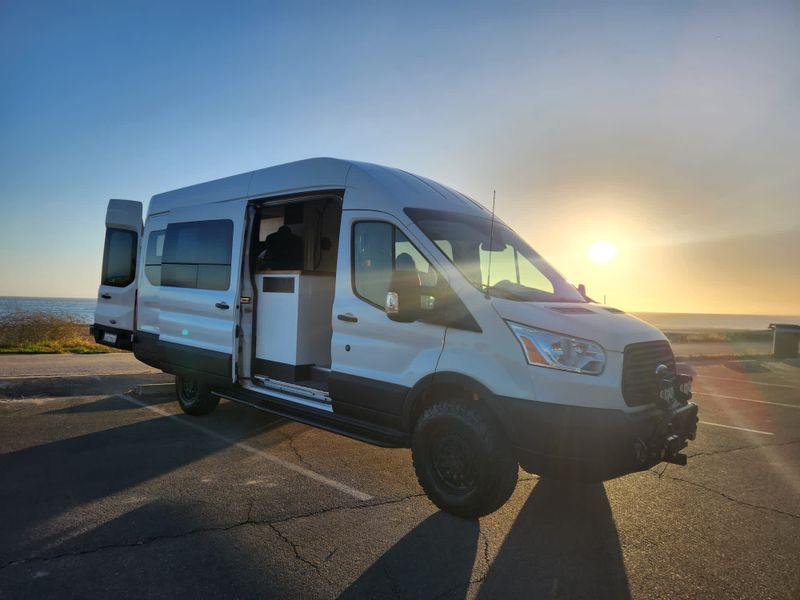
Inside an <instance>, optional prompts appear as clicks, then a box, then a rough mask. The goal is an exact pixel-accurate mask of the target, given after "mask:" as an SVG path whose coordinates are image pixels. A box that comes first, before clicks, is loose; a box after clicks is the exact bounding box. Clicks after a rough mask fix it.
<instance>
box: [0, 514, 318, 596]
mask: <svg viewBox="0 0 800 600" xmlns="http://www.w3.org/2000/svg"><path fill="white" fill-rule="evenodd" d="M143 524H152V525H153V527H152V528H149V529H143ZM229 529H230V530H229ZM148 530H149V531H155V532H158V533H156V534H153V533H150V534H148V533H147V531H148ZM71 533H73V534H74V536H73V537H70V538H69V539H68V541H67V542H66V543H63V544H54V546H53V547H52V548H51V549H50V550H49V552H48V554H50V555H54V556H60V557H62V559H61V560H59V561H55V562H53V563H50V564H49V565H48V566H46V567H44V569H43V570H46V572H47V573H46V575H47V576H46V577H45V576H43V577H33V578H31V575H30V571H29V569H14V570H12V571H10V572H9V573H8V574H6V575H5V578H4V581H3V585H2V587H3V591H4V592H8V593H9V596H8V597H18V598H59V597H64V596H65V595H67V596H69V597H71V598H114V597H117V598H129V597H144V598H151V597H155V598H293V597H299V596H300V594H301V593H302V592H303V584H304V583H305V582H304V581H303V579H302V578H299V577H298V576H297V573H295V572H293V571H292V569H289V568H286V565H287V563H289V564H291V562H292V561H294V560H296V559H294V558H293V556H292V555H289V554H288V552H289V551H288V550H287V549H286V548H285V546H282V545H281V544H282V542H281V541H280V539H279V538H278V536H277V534H275V533H273V532H271V530H269V529H267V530H266V531H258V530H254V529H247V528H235V527H234V528H227V527H224V526H219V527H214V526H213V524H211V523H209V519H208V514H207V513H206V512H205V510H204V507H202V506H199V505H197V504H193V503H192V502H190V501H188V502H181V501H179V502H174V501H173V502H169V501H165V500H156V501H153V502H150V503H148V504H145V505H142V506H139V507H136V508H134V509H132V510H130V511H129V512H126V513H123V514H121V515H120V516H118V517H116V518H114V519H112V520H110V521H108V522H106V523H102V524H100V525H99V526H97V527H96V528H89V529H84V530H79V531H77V532H71ZM264 538H266V539H267V540H268V541H269V542H270V544H274V545H275V551H274V552H269V553H264V554H262V555H259V556H258V558H257V559H256V557H255V556H254V555H253V554H252V550H253V548H260V547H263V546H262V544H263V541H264ZM97 549H102V550H103V551H102V552H97V551H95V550H97ZM70 554H71V555H74V557H70V556H69V555H70ZM45 564H47V563H45ZM4 597H5V596H4Z"/></svg>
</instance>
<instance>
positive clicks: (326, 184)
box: [148, 158, 486, 215]
mask: <svg viewBox="0 0 800 600" xmlns="http://www.w3.org/2000/svg"><path fill="white" fill-rule="evenodd" d="M333 189H347V191H348V193H347V195H346V200H345V202H346V206H345V208H348V209H369V210H383V211H385V212H390V213H394V214H397V213H398V212H399V211H401V210H402V208H404V207H406V206H417V207H427V208H439V209H442V210H458V211H462V212H463V211H467V212H475V213H477V214H482V215H485V214H486V209H485V208H484V207H482V206H480V205H478V204H477V203H475V202H474V201H473V200H471V199H470V198H468V197H466V196H464V195H463V194H461V193H459V192H456V191H455V190H453V189H451V188H448V187H446V186H444V185H442V184H439V183H436V182H435V181H432V180H430V179H426V178H424V177H419V176H417V175H413V174H411V173H408V172H406V171H402V170H400V169H394V168H391V167H384V166H381V165H375V164H371V163H364V162H356V161H349V160H342V159H338V158H309V159H306V160H300V161H297V162H291V163H286V164H283V165H278V166H275V167H268V168H266V169H259V170H257V171H250V172H249V173H241V174H239V175H233V176H231V177H224V178H222V179H215V180H213V181H209V182H207V183H199V184H196V185H191V186H189V187H185V188H180V189H177V190H173V191H171V192H164V193H162V194H156V195H155V196H153V198H152V199H151V200H150V206H149V208H148V214H149V215H152V214H156V213H163V212H166V211H169V210H171V209H173V208H176V207H178V206H191V205H193V204H207V203H212V202H228V201H232V200H246V199H256V198H264V197H268V196H279V195H284V194H291V193H296V192H305V191H314V190H333Z"/></svg>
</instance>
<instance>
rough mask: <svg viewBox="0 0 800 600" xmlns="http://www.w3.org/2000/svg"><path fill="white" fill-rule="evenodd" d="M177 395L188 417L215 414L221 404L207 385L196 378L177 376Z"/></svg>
mask: <svg viewBox="0 0 800 600" xmlns="http://www.w3.org/2000/svg"><path fill="white" fill-rule="evenodd" d="M175 394H176V396H177V397H178V404H180V405H181V409H182V410H183V412H185V413H186V414H187V415H193V416H201V415H207V414H208V413H210V412H213V411H214V409H215V408H217V405H218V404H219V398H218V397H217V396H214V395H213V394H212V393H211V390H210V389H209V388H208V386H207V385H205V384H203V383H201V382H200V381H199V380H198V379H197V378H195V377H187V376H185V375H177V376H176V377H175Z"/></svg>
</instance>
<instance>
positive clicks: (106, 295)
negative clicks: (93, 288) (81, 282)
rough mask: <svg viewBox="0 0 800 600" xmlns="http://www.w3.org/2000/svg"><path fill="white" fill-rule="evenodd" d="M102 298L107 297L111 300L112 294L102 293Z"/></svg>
mask: <svg viewBox="0 0 800 600" xmlns="http://www.w3.org/2000/svg"><path fill="white" fill-rule="evenodd" d="M100 297H101V298H105V299H106V300H111V294H100Z"/></svg>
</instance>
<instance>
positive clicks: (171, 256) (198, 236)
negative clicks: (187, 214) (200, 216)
mask: <svg viewBox="0 0 800 600" xmlns="http://www.w3.org/2000/svg"><path fill="white" fill-rule="evenodd" d="M232 243H233V221H231V220H230V219H218V220H212V221H192V222H188V223H170V224H169V225H167V230H166V235H165V238H164V252H163V254H162V256H161V285H165V286H172V287H182V288H196V289H204V290H227V289H228V287H229V285H230V280H231V250H232V249H231V245H232Z"/></svg>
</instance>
